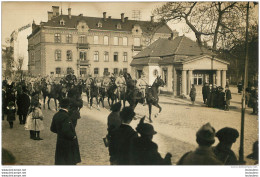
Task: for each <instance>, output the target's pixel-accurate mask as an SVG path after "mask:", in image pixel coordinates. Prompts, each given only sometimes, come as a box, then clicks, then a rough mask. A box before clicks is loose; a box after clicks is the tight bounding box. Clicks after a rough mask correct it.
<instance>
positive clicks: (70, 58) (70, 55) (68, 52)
mask: <svg viewBox="0 0 260 177" xmlns="http://www.w3.org/2000/svg"><path fill="white" fill-rule="evenodd" d="M67 60H69V61H71V60H72V51H71V50H67Z"/></svg>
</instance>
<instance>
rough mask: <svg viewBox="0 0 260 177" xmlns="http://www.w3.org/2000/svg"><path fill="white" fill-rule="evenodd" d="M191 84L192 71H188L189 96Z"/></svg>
mask: <svg viewBox="0 0 260 177" xmlns="http://www.w3.org/2000/svg"><path fill="white" fill-rule="evenodd" d="M192 84H193V82H192V70H188V94H190V89H191V85H192Z"/></svg>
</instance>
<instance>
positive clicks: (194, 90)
mask: <svg viewBox="0 0 260 177" xmlns="http://www.w3.org/2000/svg"><path fill="white" fill-rule="evenodd" d="M190 99H191V101H195V99H196V88H195V87H194V88H191V90H190Z"/></svg>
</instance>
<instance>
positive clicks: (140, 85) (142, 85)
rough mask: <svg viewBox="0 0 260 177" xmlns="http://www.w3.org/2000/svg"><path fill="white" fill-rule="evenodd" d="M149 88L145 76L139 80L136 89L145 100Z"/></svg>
mask: <svg viewBox="0 0 260 177" xmlns="http://www.w3.org/2000/svg"><path fill="white" fill-rule="evenodd" d="M147 86H148V83H147V81H146V79H145V76H144V75H143V76H142V77H141V78H140V79H138V80H137V83H136V87H137V88H138V89H139V91H140V92H141V93H142V96H143V98H145V89H146V87H147Z"/></svg>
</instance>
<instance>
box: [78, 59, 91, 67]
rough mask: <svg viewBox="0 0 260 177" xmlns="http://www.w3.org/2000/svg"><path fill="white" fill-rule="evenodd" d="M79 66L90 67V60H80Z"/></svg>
mask: <svg viewBox="0 0 260 177" xmlns="http://www.w3.org/2000/svg"><path fill="white" fill-rule="evenodd" d="M77 64H78V65H80V66H88V65H90V63H89V60H78V61H77Z"/></svg>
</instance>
